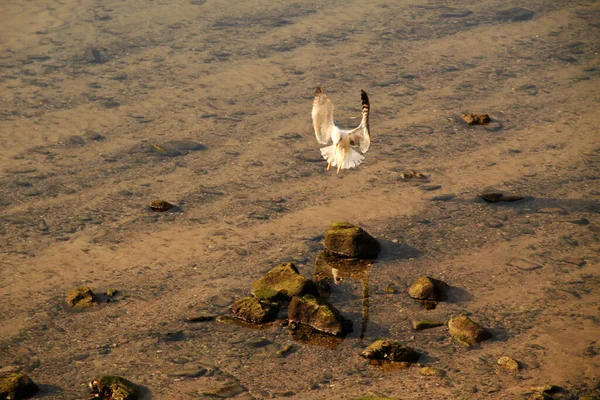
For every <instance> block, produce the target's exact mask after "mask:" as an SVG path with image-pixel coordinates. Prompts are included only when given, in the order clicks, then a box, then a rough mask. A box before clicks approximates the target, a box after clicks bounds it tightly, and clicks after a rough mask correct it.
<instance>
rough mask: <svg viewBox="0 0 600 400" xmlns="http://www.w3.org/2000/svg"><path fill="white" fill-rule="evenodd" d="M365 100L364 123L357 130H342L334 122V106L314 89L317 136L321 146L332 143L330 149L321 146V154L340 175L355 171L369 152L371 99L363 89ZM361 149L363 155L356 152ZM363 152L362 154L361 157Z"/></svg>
mask: <svg viewBox="0 0 600 400" xmlns="http://www.w3.org/2000/svg"><path fill="white" fill-rule="evenodd" d="M360 99H361V101H362V120H361V121H360V125H359V126H358V127H357V128H355V129H350V130H347V129H340V128H338V127H337V126H335V124H334V123H333V103H331V100H329V98H328V97H327V95H325V93H324V92H323V89H321V88H320V87H318V88H317V89H316V90H315V100H314V101H313V109H312V121H313V127H314V128H315V136H316V137H317V141H318V142H319V143H320V144H327V143H329V140H332V141H333V144H332V145H331V146H327V147H322V148H321V154H322V155H323V158H325V160H327V170H328V171H329V169H330V168H331V167H337V173H338V174H339V173H340V171H341V170H342V169H349V168H354V167H357V166H358V165H360V163H362V162H363V160H364V159H365V156H364V155H363V154H364V153H366V152H367V150H369V145H370V144H371V134H370V133H369V97H368V96H367V92H365V91H364V90H361V91H360ZM356 149H360V151H361V152H360V153H359V152H358V151H356ZM361 153H362V154H361Z"/></svg>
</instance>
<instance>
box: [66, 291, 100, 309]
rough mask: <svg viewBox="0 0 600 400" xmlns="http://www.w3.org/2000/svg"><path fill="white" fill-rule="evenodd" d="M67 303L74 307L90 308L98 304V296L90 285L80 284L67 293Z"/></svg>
mask: <svg viewBox="0 0 600 400" xmlns="http://www.w3.org/2000/svg"><path fill="white" fill-rule="evenodd" d="M67 305H68V306H69V307H74V308H89V307H95V306H97V305H98V298H97V297H96V295H95V294H94V292H92V289H91V288H90V287H89V286H80V287H77V288H75V289H72V290H71V291H70V292H69V293H68V294H67Z"/></svg>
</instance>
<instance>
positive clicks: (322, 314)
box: [288, 294, 352, 336]
mask: <svg viewBox="0 0 600 400" xmlns="http://www.w3.org/2000/svg"><path fill="white" fill-rule="evenodd" d="M288 318H289V322H290V325H291V326H293V325H294V324H303V325H308V326H310V327H312V328H313V329H316V330H317V331H320V332H325V333H329V334H332V335H336V336H340V335H343V334H345V333H348V332H351V331H352V322H351V321H348V320H347V319H345V318H344V317H342V315H341V314H340V312H339V311H338V310H337V309H336V308H334V307H333V306H332V305H330V304H329V303H327V302H326V301H324V300H320V299H318V298H317V297H315V296H313V295H310V294H308V295H305V296H302V297H300V296H295V297H294V298H293V299H292V301H291V302H290V305H289V308H288Z"/></svg>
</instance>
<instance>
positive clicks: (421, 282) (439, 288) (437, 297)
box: [407, 276, 448, 301]
mask: <svg viewBox="0 0 600 400" xmlns="http://www.w3.org/2000/svg"><path fill="white" fill-rule="evenodd" d="M447 290H448V284H446V283H445V282H442V281H438V280H437V279H433V278H430V277H428V276H422V277H421V278H419V279H417V280H416V281H414V282H413V284H412V285H410V287H409V288H408V289H407V292H408V295H409V296H410V297H412V298H413V299H417V300H433V301H444V300H446V299H447V298H448V295H447V293H446V292H447Z"/></svg>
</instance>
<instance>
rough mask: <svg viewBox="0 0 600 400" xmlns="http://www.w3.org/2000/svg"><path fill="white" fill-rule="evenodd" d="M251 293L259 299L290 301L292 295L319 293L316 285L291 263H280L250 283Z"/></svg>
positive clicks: (316, 294)
mask: <svg viewBox="0 0 600 400" xmlns="http://www.w3.org/2000/svg"><path fill="white" fill-rule="evenodd" d="M251 293H252V294H253V295H254V296H256V297H257V298H258V299H259V300H265V301H269V302H280V301H290V300H291V299H292V297H294V296H303V295H305V294H313V295H315V296H318V295H319V290H318V288H317V285H316V284H315V283H314V282H313V281H311V280H309V279H306V278H305V277H303V276H302V275H300V273H299V272H298V269H297V268H296V266H295V265H294V264H292V263H287V264H281V265H278V266H277V267H275V268H273V269H272V270H270V271H269V272H267V273H266V275H265V276H264V277H262V278H260V279H258V280H256V281H254V282H253V283H252V288H251Z"/></svg>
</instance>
